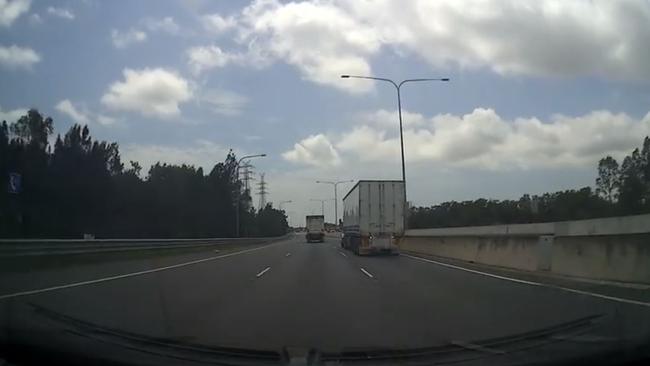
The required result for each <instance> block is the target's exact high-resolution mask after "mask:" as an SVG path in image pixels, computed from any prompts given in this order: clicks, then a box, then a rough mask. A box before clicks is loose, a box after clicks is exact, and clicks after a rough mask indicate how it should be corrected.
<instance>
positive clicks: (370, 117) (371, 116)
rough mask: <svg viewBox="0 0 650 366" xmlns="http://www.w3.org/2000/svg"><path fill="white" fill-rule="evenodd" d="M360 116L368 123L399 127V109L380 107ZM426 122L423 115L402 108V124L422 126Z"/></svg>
mask: <svg viewBox="0 0 650 366" xmlns="http://www.w3.org/2000/svg"><path fill="white" fill-rule="evenodd" d="M360 118H361V120H362V121H365V122H366V123H368V124H377V125H379V126H382V127H388V128H391V127H392V128H399V115H398V113H397V111H387V110H385V109H380V110H377V111H375V112H369V113H362V114H361V115H360ZM424 123H426V118H424V116H423V115H421V114H419V113H411V112H407V111H404V110H402V124H403V125H404V127H410V126H421V125H423V124H424Z"/></svg>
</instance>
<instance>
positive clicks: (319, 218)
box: [305, 215, 325, 243]
mask: <svg viewBox="0 0 650 366" xmlns="http://www.w3.org/2000/svg"><path fill="white" fill-rule="evenodd" d="M305 222H306V224H307V234H305V238H306V239H307V242H308V243H310V242H312V241H318V242H321V243H322V242H323V241H325V216H323V215H309V216H307V217H306V218H305Z"/></svg>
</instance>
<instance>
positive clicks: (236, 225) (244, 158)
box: [235, 154, 266, 238]
mask: <svg viewBox="0 0 650 366" xmlns="http://www.w3.org/2000/svg"><path fill="white" fill-rule="evenodd" d="M265 156H266V154H254V155H246V156H242V157H241V158H239V160H237V169H236V170H235V182H236V183H237V197H236V198H235V201H236V202H237V203H236V206H237V209H236V210H235V236H236V237H237V238H239V207H240V204H239V199H240V198H241V187H240V185H239V166H240V165H241V162H242V161H244V160H248V159H254V158H263V157H265Z"/></svg>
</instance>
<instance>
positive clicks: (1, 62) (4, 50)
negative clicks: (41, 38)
mask: <svg viewBox="0 0 650 366" xmlns="http://www.w3.org/2000/svg"><path fill="white" fill-rule="evenodd" d="M40 61H41V56H39V54H38V53H36V52H35V51H34V50H32V49H31V48H24V47H18V46H16V45H12V46H9V47H4V46H0V66H3V67H5V68H8V69H19V68H23V69H30V68H31V67H32V65H34V64H35V63H37V62H40Z"/></svg>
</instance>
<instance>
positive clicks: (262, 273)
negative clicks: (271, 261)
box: [255, 267, 271, 278]
mask: <svg viewBox="0 0 650 366" xmlns="http://www.w3.org/2000/svg"><path fill="white" fill-rule="evenodd" d="M270 269H271V267H266V268H264V270H263V271H262V272H260V273H258V274H256V275H255V277H257V278H260V277H262V276H263V275H264V274H265V273H266V272H268V271H269V270H270Z"/></svg>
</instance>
